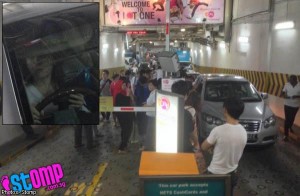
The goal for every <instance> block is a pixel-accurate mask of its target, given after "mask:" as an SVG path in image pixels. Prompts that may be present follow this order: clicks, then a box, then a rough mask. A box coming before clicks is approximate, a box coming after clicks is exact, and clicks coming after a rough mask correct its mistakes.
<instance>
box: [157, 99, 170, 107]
mask: <svg viewBox="0 0 300 196" xmlns="http://www.w3.org/2000/svg"><path fill="white" fill-rule="evenodd" d="M158 104H159V106H160V107H161V109H163V110H168V109H169V108H170V101H169V99H168V98H166V97H162V98H160V99H158Z"/></svg>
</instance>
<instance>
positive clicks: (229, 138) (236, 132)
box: [201, 97, 247, 195]
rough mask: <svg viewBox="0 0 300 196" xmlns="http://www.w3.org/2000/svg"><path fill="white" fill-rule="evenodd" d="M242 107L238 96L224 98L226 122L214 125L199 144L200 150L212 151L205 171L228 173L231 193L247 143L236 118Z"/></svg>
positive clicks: (242, 104)
mask: <svg viewBox="0 0 300 196" xmlns="http://www.w3.org/2000/svg"><path fill="white" fill-rule="evenodd" d="M244 107H245V105H244V103H243V101H242V100H240V99H239V98H235V97H233V98H228V99H226V100H225V101H224V104H223V112H224V117H225V120H226V123H225V124H223V125H220V126H217V127H215V128H214V129H213V130H212V131H211V132H210V134H209V136H208V138H207V139H206V140H205V141H204V142H203V143H202V145H201V149H202V151H213V157H212V161H211V163H210V165H209V166H208V168H207V172H206V173H207V174H230V175H231V187H232V190H231V191H232V193H233V188H234V186H235V185H236V183H237V175H236V170H237V168H238V164H239V161H240V159H241V157H242V155H243V151H244V148H245V146H246V143H247V132H246V130H245V128H244V127H243V126H242V125H241V124H240V123H239V120H238V119H239V117H240V116H241V115H242V113H243V112H244ZM231 195H232V194H231Z"/></svg>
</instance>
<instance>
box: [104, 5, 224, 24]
mask: <svg viewBox="0 0 300 196" xmlns="http://www.w3.org/2000/svg"><path fill="white" fill-rule="evenodd" d="M204 18H205V19H206V24H220V23H223V20H224V0H201V1H200V0H170V22H171V23H172V24H199V23H203V19H204ZM165 23H166V1H165V0H105V25H109V26H117V25H157V24H165Z"/></svg>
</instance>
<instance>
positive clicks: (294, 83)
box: [282, 75, 300, 141]
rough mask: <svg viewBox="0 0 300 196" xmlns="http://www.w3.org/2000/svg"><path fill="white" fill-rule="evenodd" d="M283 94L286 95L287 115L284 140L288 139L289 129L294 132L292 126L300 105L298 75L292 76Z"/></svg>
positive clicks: (285, 109) (285, 110)
mask: <svg viewBox="0 0 300 196" xmlns="http://www.w3.org/2000/svg"><path fill="white" fill-rule="evenodd" d="M282 95H283V97H284V115H285V122H284V137H283V141H288V137H289V131H290V132H292V133H293V132H294V131H293V129H292V126H293V124H294V121H295V117H296V114H297V112H298V110H299V107H300V83H299V82H298V80H297V76H295V75H291V76H290V78H289V82H288V83H286V84H285V85H284V88H283V90H282Z"/></svg>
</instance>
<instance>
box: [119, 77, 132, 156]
mask: <svg viewBox="0 0 300 196" xmlns="http://www.w3.org/2000/svg"><path fill="white" fill-rule="evenodd" d="M120 80H123V83H122V91H121V92H120V93H118V94H117V96H116V106H117V107H122V106H127V107H128V106H130V105H132V102H133V94H132V91H131V89H129V88H128V86H129V84H130V83H129V81H128V80H126V78H123V77H122V78H120ZM116 114H117V118H118V120H119V123H120V126H121V144H120V146H119V153H126V148H127V144H128V140H129V138H130V134H131V131H132V126H133V113H132V112H117V113H116Z"/></svg>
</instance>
